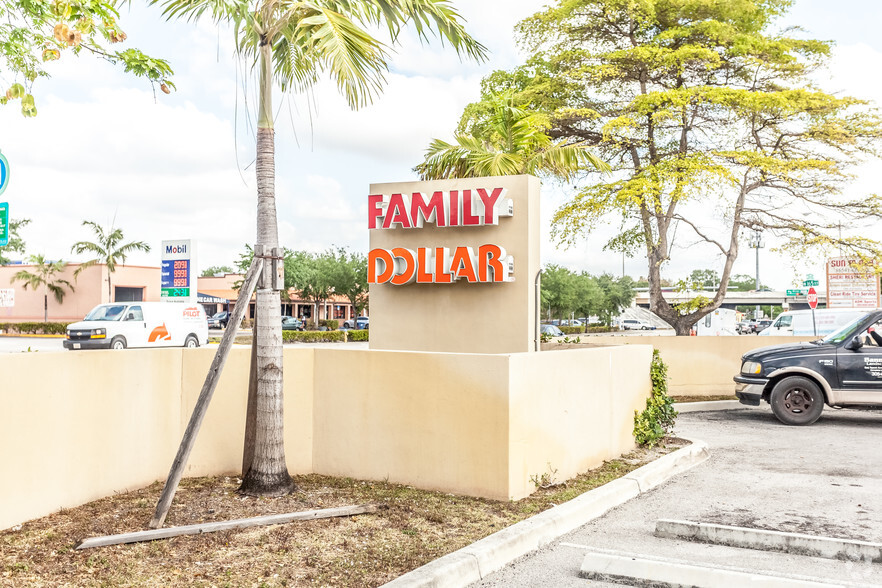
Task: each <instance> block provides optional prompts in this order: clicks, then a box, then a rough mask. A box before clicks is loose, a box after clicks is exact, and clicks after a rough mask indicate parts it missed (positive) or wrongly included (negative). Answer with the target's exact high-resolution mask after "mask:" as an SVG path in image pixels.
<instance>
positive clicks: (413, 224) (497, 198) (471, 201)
mask: <svg viewBox="0 0 882 588" xmlns="http://www.w3.org/2000/svg"><path fill="white" fill-rule="evenodd" d="M505 192H506V190H505V188H492V189H486V188H477V189H475V190H450V191H447V192H443V191H440V190H439V191H436V192H432V194H431V195H429V194H424V193H423V192H414V193H412V194H398V193H395V194H372V195H370V196H368V228H369V229H397V228H402V229H419V228H422V226H423V223H431V224H434V225H435V226H438V227H470V226H471V227H479V226H483V225H497V224H499V217H501V216H512V214H513V209H514V205H513V203H512V201H511V199H509V198H506V197H505Z"/></svg>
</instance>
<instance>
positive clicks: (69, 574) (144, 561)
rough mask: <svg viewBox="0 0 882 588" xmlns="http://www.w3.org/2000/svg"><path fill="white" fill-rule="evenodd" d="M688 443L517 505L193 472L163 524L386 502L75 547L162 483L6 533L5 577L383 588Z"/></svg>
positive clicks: (152, 496)
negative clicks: (258, 492) (282, 488)
mask: <svg viewBox="0 0 882 588" xmlns="http://www.w3.org/2000/svg"><path fill="white" fill-rule="evenodd" d="M684 444H685V442H683V441H680V440H676V439H674V440H669V441H668V442H667V443H666V444H665V445H664V446H662V447H656V448H654V449H652V450H646V449H638V450H636V451H634V452H632V453H630V454H628V455H625V456H623V457H622V458H620V459H616V460H611V461H608V462H606V463H604V464H603V465H602V466H601V467H599V468H597V469H594V470H591V471H589V472H586V473H584V474H581V475H579V476H577V477H575V478H573V479H571V480H567V481H566V482H563V483H561V482H560V481H557V480H553V479H549V481H550V482H551V485H550V486H549V487H548V488H544V489H540V490H538V491H537V492H536V493H534V494H533V495H531V496H529V497H527V498H525V499H523V500H519V501H516V502H504V501H495V500H486V499H481V498H471V497H466V496H457V495H453V494H445V493H443V492H429V491H425V490H417V489H415V488H413V487H410V486H404V485H401V484H391V483H388V482H371V481H362V480H354V479H352V478H332V477H328V476H319V475H305V476H295V478H294V479H295V482H296V484H297V486H298V488H299V489H298V491H297V492H296V493H294V494H292V495H290V496H285V497H282V498H274V499H255V498H248V497H243V496H239V495H237V494H236V492H235V490H236V488H237V486H238V483H239V480H238V479H237V478H235V477H219V478H192V479H186V480H183V481H182V482H181V487H180V489H179V491H178V493H177V495H176V497H175V501H174V503H173V504H172V508H171V511H170V512H169V516H168V521H167V526H178V525H185V524H193V523H200V522H211V521H222V520H229V519H236V518H245V517H251V516H259V515H266V514H278V513H286V512H295V511H301V510H312V509H319V508H330V507H334V506H345V505H352V504H362V503H385V504H387V505H388V506H389V508H388V510H385V511H381V512H380V513H378V514H372V515H359V516H355V517H348V518H335V519H323V520H316V521H308V522H297V523H291V524H287V525H276V526H272V527H254V528H250V529H244V530H240V531H221V532H218V533H209V534H205V535H201V536H196V535H194V536H186V537H177V538H173V539H170V540H163V541H154V542H151V543H137V544H132V545H117V546H112V547H103V548H97V549H88V550H84V551H75V550H74V549H73V547H74V545H75V544H76V542H77V541H78V540H80V539H83V538H85V537H91V536H96V535H110V534H115V533H123V532H130V531H137V530H142V529H146V524H147V522H148V521H149V520H150V517H151V516H152V514H153V509H154V507H155V505H156V501H157V500H158V498H159V493H160V491H161V490H162V484H161V483H155V484H153V485H151V486H149V487H147V488H143V489H141V490H136V491H133V492H127V493H124V494H116V495H114V496H109V497H107V498H103V499H101V500H97V501H95V502H90V503H89V504H85V505H83V506H79V507H77V508H72V509H64V510H62V511H60V512H57V513H55V514H52V515H49V516H46V517H43V518H41V519H37V520H34V521H30V522H27V523H24V524H23V525H22V526H21V527H20V528H18V527H17V528H16V530H13V529H8V530H5V531H0V585H2V586H7V585H9V586H59V585H71V586H143V585H151V586H206V587H207V586H261V585H262V586H270V587H275V586H306V585H321V586H346V587H350V586H379V585H381V584H384V583H386V582H388V581H390V580H392V579H394V578H396V577H398V576H400V575H401V574H404V573H406V572H408V571H410V570H412V569H414V568H417V567H419V566H421V565H423V564H425V563H428V562H430V561H432V560H434V559H437V558H438V557H441V556H442V555H445V554H447V553H450V552H452V551H456V550H457V549H460V548H462V547H465V546H466V545H469V544H471V543H473V542H475V541H477V540H478V539H481V538H483V537H486V536H487V535H490V534H492V533H495V532H496V531H499V530H501V529H503V528H505V527H508V526H509V525H512V524H514V523H516V522H518V521H521V520H524V519H525V518H527V517H529V516H532V515H534V514H536V513H539V512H542V511H544V510H546V509H548V508H550V507H552V506H555V505H558V504H561V503H562V502H566V501H567V500H570V499H572V498H574V497H576V496H578V495H579V494H582V493H583V492H586V491H588V490H591V489H593V488H596V487H598V486H601V485H603V484H605V483H607V482H609V481H611V480H614V479H616V478H619V477H621V476H624V475H625V474H627V473H628V472H630V471H632V470H634V469H636V468H637V467H639V466H641V465H643V464H645V463H648V462H649V461H652V460H653V459H655V458H657V457H659V456H660V455H663V454H664V453H668V452H670V451H673V450H675V449H677V448H679V447H681V446H683V445H684ZM549 468H550V466H549ZM540 473H541V472H537V474H540ZM552 478H553V476H552Z"/></svg>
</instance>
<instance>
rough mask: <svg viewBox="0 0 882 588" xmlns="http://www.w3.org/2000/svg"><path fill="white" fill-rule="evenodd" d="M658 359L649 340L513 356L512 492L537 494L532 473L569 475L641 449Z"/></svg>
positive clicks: (514, 494)
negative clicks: (638, 438) (652, 367)
mask: <svg viewBox="0 0 882 588" xmlns="http://www.w3.org/2000/svg"><path fill="white" fill-rule="evenodd" d="M651 360H652V347H650V346H648V345H632V346H628V347H607V348H601V349H585V350H583V349H573V350H564V351H555V352H543V353H532V354H517V355H512V356H510V361H511V363H510V369H509V378H510V379H509V381H510V387H511V388H510V389H511V392H510V395H511V400H510V414H509V427H510V428H509V439H508V446H509V451H510V455H509V464H510V465H509V468H510V470H509V494H510V496H511V497H512V498H521V497H524V496H527V495H529V494H530V493H531V492H533V491H534V490H535V486H534V484H533V483H532V482H531V481H530V477H531V476H534V475H535V476H541V475H542V474H543V473H549V474H550V473H551V472H550V470H552V469H553V470H557V472H556V474H555V477H556V479H557V481H563V480H567V479H569V478H571V477H573V476H575V475H576V474H578V473H580V472H584V471H586V470H588V469H591V468H594V467H597V466H599V465H600V464H601V463H603V461H604V460H607V459H610V458H612V457H616V456H619V455H621V454H623V453H626V452H628V451H630V450H631V449H633V448H634V447H635V443H634V437H633V434H632V428H633V422H634V411H635V410H642V409H643V408H645V406H646V399H647V398H648V397H649V394H650V392H651V383H650V380H649V364H650V362H651Z"/></svg>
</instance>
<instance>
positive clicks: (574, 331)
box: [560, 326, 619, 335]
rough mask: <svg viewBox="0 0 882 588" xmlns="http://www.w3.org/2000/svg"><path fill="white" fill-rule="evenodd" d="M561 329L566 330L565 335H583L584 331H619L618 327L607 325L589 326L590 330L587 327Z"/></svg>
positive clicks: (565, 327)
mask: <svg viewBox="0 0 882 588" xmlns="http://www.w3.org/2000/svg"><path fill="white" fill-rule="evenodd" d="M560 330H561V331H563V332H564V335H581V334H583V333H586V332H587V333H612V332H615V331H618V330H619V328H618V327H607V326H589V327H588V330H587V331H586V330H585V327H567V326H563V327H560Z"/></svg>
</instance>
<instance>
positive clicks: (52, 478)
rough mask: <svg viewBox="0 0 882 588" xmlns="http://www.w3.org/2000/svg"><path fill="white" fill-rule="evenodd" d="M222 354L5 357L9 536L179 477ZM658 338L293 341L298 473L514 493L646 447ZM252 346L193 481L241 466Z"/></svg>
mask: <svg viewBox="0 0 882 588" xmlns="http://www.w3.org/2000/svg"><path fill="white" fill-rule="evenodd" d="M214 351H215V349H214V348H207V349H196V350H181V349H142V350H134V349H130V350H126V351H125V352H113V351H93V352H76V353H75V352H60V353H32V354H4V355H0V374H2V376H3V386H2V388H0V415H2V426H0V448H2V467H3V469H4V471H6V472H8V473H9V474H10V475H11V476H14V479H15V483H8V484H0V529H3V528H7V527H9V526H11V525H14V524H16V523H18V522H21V521H24V520H28V519H32V518H35V517H39V516H43V515H45V514H48V513H50V512H52V511H55V510H57V509H59V508H62V507H72V506H76V505H78V504H82V503H85V502H88V501H90V500H94V499H96V498H99V497H102V496H107V495H109V494H111V493H113V492H119V491H125V490H129V489H133V488H138V487H143V486H145V485H148V484H150V483H152V482H154V481H156V480H164V479H165V477H166V476H167V474H168V468H169V467H170V465H171V462H172V459H173V458H174V455H175V452H176V451H177V447H178V443H179V442H180V439H181V436H182V435H183V431H184V429H185V428H186V425H187V422H188V420H189V418H190V413H191V411H192V407H193V406H194V405H195V403H196V398H197V397H198V394H199V391H200V390H201V388H202V384H203V382H204V378H205V373H206V371H207V369H208V367H209V365H210V363H211V360H212V357H213V353H214ZM650 354H651V348H650V347H648V346H631V347H625V348H622V347H619V348H612V347H610V348H598V349H585V350H576V351H566V352H560V353H541V354H540V353H530V354H513V355H491V354H449V353H420V352H393V351H370V350H342V349H321V348H295V347H292V348H286V349H285V437H286V443H285V450H286V457H287V460H288V467H289V470H290V471H291V473H310V472H315V473H320V474H332V475H339V476H351V477H356V478H368V479H378V480H380V479H388V480H391V481H393V482H400V483H407V484H412V485H414V486H417V487H421V488H429V489H437V490H443V491H447V492H452V493H459V494H470V495H477V496H485V497H489V498H497V499H501V500H507V499H509V498H511V499H518V498H521V497H523V496H526V495H527V494H529V493H530V492H532V491H533V490H534V489H535V488H534V487H533V485H532V484H531V483H530V481H529V478H530V476H531V475H541V474H542V473H543V472H545V471H546V470H547V467H548V466H547V464H548V463H551V465H552V467H554V468H556V469H558V477H559V478H560V479H565V478H568V477H571V476H572V475H574V474H576V473H578V472H579V471H583V470H585V469H587V468H590V467H593V466H596V465H599V464H600V463H601V462H602V461H603V460H604V459H609V458H612V457H616V456H618V455H620V454H621V453H623V452H625V451H628V450H629V449H630V448H631V447H633V439H632V437H631V428H632V419H633V411H634V410H635V409H637V408H640V407H641V406H642V404H643V400H644V399H645V398H646V397H647V395H648V394H649V357H650ZM249 356H250V350H249V349H243V348H238V349H234V350H233V351H232V352H231V355H230V357H229V359H228V361H227V364H226V367H225V369H224V372H223V375H222V377H221V379H220V381H219V383H218V386H217V390H216V392H215V396H214V398H213V400H212V403H211V405H210V407H209V410H208V413H207V414H206V417H205V420H204V422H203V425H202V429H201V431H200V433H199V436H198V439H197V442H196V445H195V447H194V449H193V452H192V454H191V457H190V462H189V464H188V468H187V471H186V475H188V476H199V475H220V474H228V473H236V472H238V471H240V468H241V459H242V440H243V437H244V421H245V403H246V393H247V374H248V364H249Z"/></svg>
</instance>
